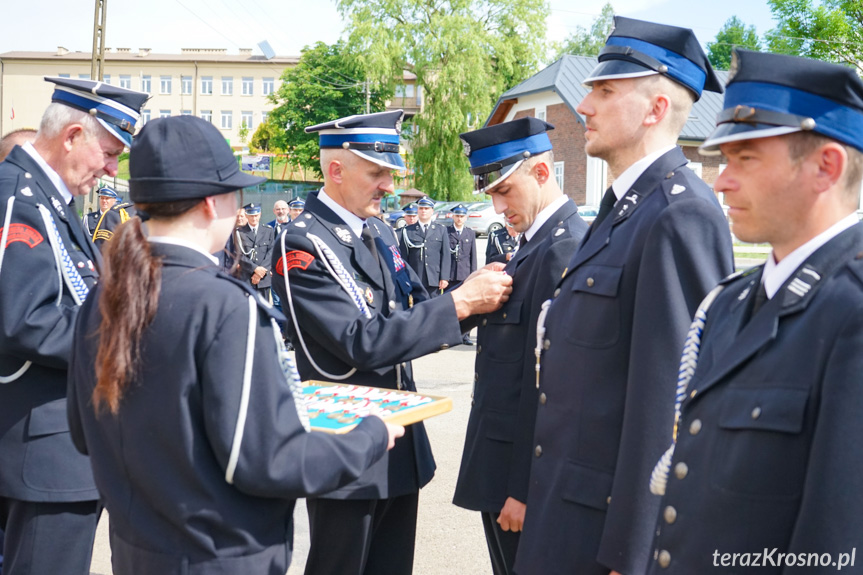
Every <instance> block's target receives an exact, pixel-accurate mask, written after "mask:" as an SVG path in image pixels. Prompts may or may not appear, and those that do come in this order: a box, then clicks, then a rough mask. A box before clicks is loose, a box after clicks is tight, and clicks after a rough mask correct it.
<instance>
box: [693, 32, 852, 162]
mask: <svg viewBox="0 0 863 575" xmlns="http://www.w3.org/2000/svg"><path fill="white" fill-rule="evenodd" d="M728 75H729V81H728V86H727V88H726V93H725V103H724V105H723V111H722V112H720V114H719V117H718V118H717V119H716V124H717V125H716V129H715V130H714V131H713V133H712V134H710V136H708V138H707V140H705V141H704V144H702V145H701V148H700V151H701V152H702V153H704V154H718V153H719V145H720V144H724V143H727V142H734V141H739V140H751V139H756V138H768V137H771V136H781V135H784V134H791V133H794V132H801V131H806V132H815V133H818V134H821V135H823V136H827V137H828V138H832V139H834V140H836V141H838V142H841V143H843V144H847V145H849V146H852V147H854V148H856V149H858V150H860V151H863V82H861V80H860V78H859V77H858V76H857V74H856V73H855V72H854V70H853V68H849V67H846V66H840V65H838V64H829V63H827V62H822V61H820V60H811V59H809V58H799V57H797V56H785V55H782V54H767V53H762V52H750V51H748V50H737V49H736V50H735V51H734V54H733V55H732V62H731V70H730V71H729V72H728Z"/></svg>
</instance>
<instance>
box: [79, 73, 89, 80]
mask: <svg viewBox="0 0 863 575" xmlns="http://www.w3.org/2000/svg"><path fill="white" fill-rule="evenodd" d="M78 79H79V80H89V79H90V74H78Z"/></svg>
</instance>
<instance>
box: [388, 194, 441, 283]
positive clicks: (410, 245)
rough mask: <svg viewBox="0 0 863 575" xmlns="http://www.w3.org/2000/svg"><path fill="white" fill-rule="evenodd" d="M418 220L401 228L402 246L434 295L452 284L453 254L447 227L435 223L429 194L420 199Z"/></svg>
mask: <svg viewBox="0 0 863 575" xmlns="http://www.w3.org/2000/svg"><path fill="white" fill-rule="evenodd" d="M417 213H418V218H419V221H418V222H417V223H415V224H413V225H410V226H405V227H404V228H402V233H401V235H400V238H399V249H401V252H402V254H403V255H404V258H405V259H406V260H407V262H408V265H410V266H411V267H412V268H413V270H414V271H415V272H416V273H417V276H419V278H420V282H422V285H423V287H425V288H426V290H428V292H429V294H431V296H432V297H435V296H438V295H440V294H442V293H443V291H444V290H445V289H446V288H447V286H448V285H449V277H450V265H451V261H450V253H449V238H448V237H447V232H446V227H444V226H442V225H440V224H435V223H432V216H433V215H434V202H433V201H432V200H431V198H429V197H425V198H422V199H421V200H420V201H418V202H417Z"/></svg>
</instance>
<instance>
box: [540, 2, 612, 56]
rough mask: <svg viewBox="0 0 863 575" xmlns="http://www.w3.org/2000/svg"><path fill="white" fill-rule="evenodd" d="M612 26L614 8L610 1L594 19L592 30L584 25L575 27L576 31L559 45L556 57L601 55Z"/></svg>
mask: <svg viewBox="0 0 863 575" xmlns="http://www.w3.org/2000/svg"><path fill="white" fill-rule="evenodd" d="M612 26H614V8H613V7H612V6H611V3H610V2H608V3H606V4H605V6H603V7H602V11H601V12H600V13H599V16H597V17H596V19H594V21H593V24H591V26H590V30H587V29H586V28H584V27H583V26H577V27H576V28H575V32H573V33H572V34H570V35H569V36H568V37H567V38H566V40H564V41H563V44H561V45H560V46H559V47H558V49H557V57H556V58H555V59H556V60H557V59H560V58H561V57H562V56H564V55H565V54H574V55H576V56H599V52H600V50H602V48H603V46H605V41H606V39H607V38H608V35H609V34H611V28H612Z"/></svg>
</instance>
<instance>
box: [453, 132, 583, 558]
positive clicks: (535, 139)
mask: <svg viewBox="0 0 863 575" xmlns="http://www.w3.org/2000/svg"><path fill="white" fill-rule="evenodd" d="M552 129H554V126H552V125H551V124H548V123H546V122H543V121H542V120H539V119H536V118H522V119H519V120H514V121H512V122H505V123H503V124H498V125H495V126H490V127H488V128H483V129H481V130H477V131H475V132H468V133H466V134H462V135H461V138H462V141H463V142H464V144H465V150H466V151H467V154H468V159H469V160H470V164H471V173H472V174H473V175H474V178H475V182H476V184H475V188H476V191H477V192H479V193H486V194H488V195H490V196H491V198H492V201H493V202H494V207H495V211H496V212H498V213H502V214H504V216H505V217H506V221H507V225H510V226H512V227H513V228H514V229H516V230H518V231H519V232H522V233H523V235H522V238H523V245H522V247H521V248H520V249H519V250H518V252H516V255H515V257H514V258H513V259H512V260H511V261H509V262H508V263H507V264H506V270H505V271H506V273H507V274H508V275H510V276H512V278H513V292H512V295H511V296H510V298H509V301H508V302H507V303H506V304H504V306H503V307H502V308H501V309H500V310H499V311H497V312H495V313H492V314H488V315H485V316H482V318H481V320H480V318H475V319H472V320H469V321H472V322H473V323H475V324H477V323H478V324H479V340H478V344H479V347H478V348H477V356H476V373H475V375H474V381H475V384H474V393H473V402H472V407H471V412H470V420H469V421H468V427H467V437H466V439H465V446H464V454H463V455H462V462H461V469H460V470H459V477H458V484H457V485H456V491H455V497H454V499H453V501H454V503H455V504H456V505H459V506H461V507H465V508H467V509H473V510H475V511H480V512H481V514H482V522H483V527H484V528H485V536H486V542H487V543H488V549H489V555H490V557H491V564H492V570H493V572H494V573H495V575H510V574H511V573H513V564H514V562H515V554H516V549H517V548H518V540H519V532H520V531H521V528H522V524H523V522H524V513H525V504H526V503H528V505H529V502H528V499H527V489H528V475H529V472H530V460H531V457H532V456H533V452H532V440H533V427H534V421H535V418H536V402H537V396H538V392H537V390H536V370H535V368H534V366H535V364H536V362H535V359H534V352H533V350H534V348H535V347H536V322H537V318H538V317H539V315H540V313H541V310H542V306H543V302H544V301H546V300H547V299H548V298H549V297H551V295H552V290H553V289H554V286H555V285H556V284H557V281H558V280H559V279H560V275H561V273H563V270H564V268H565V267H566V264H567V262H568V261H569V259H570V258H571V257H572V254H573V253H574V252H575V249H576V247H577V246H578V242H579V241H580V240H581V238H582V237H583V236H584V234H585V232H586V231H587V224H586V223H585V222H584V221H583V220H582V219H581V217H580V216H579V215H578V208H577V207H576V205H575V203H573V201H572V200H570V199H569V198H568V197H567V196H565V195H564V194H563V191H561V189H560V186H558V184H557V180H556V179H555V177H554V153H553V151H552V146H551V141H550V140H549V137H548V134H547V132H548V130H552ZM453 213H454V214H455V210H453ZM497 265H502V264H497Z"/></svg>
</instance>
